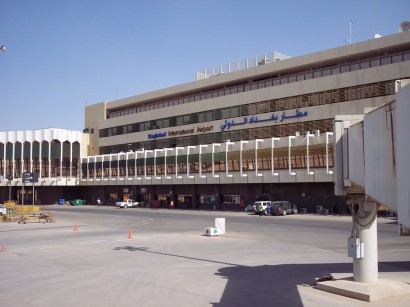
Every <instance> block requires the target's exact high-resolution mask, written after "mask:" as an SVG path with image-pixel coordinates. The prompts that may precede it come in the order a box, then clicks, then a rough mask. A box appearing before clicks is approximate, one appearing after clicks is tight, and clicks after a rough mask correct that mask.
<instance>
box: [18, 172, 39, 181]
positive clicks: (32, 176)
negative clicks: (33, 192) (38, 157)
mask: <svg viewBox="0 0 410 307" xmlns="http://www.w3.org/2000/svg"><path fill="white" fill-rule="evenodd" d="M21 180H22V182H23V183H34V182H38V174H37V173H29V172H24V173H23V175H22V176H21Z"/></svg>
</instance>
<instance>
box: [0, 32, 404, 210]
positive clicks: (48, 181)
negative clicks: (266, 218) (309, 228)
mask: <svg viewBox="0 0 410 307" xmlns="http://www.w3.org/2000/svg"><path fill="white" fill-rule="evenodd" d="M407 78H410V33H409V32H402V33H398V34H394V35H389V36H384V37H380V38H377V39H371V40H367V41H364V42H360V43H356V44H351V45H345V46H341V47H338V48H334V49H330V50H324V51H320V52H317V53H313V54H308V55H303V56H298V57H294V58H290V57H287V56H284V55H282V54H280V53H277V52H273V53H272V54H266V55H263V56H260V57H256V58H253V59H247V60H244V61H241V62H235V63H228V64H226V65H222V66H219V67H217V68H212V69H207V70H205V71H202V72H198V73H197V74H196V80H195V81H193V82H190V83H185V84H180V85H177V86H173V87H170V88H165V89H161V90H157V91H153V92H149V93H145V94H141V95H137V96H132V97H128V98H125V99H120V100H115V101H111V102H102V103H97V104H93V105H89V106H87V107H86V108H85V129H84V131H83V132H70V131H65V132H64V131H62V130H60V129H54V130H53V129H51V131H48V130H47V131H45V130H40V131H41V132H37V133H35V132H30V131H27V132H0V176H1V178H2V181H1V183H0V187H1V190H0V191H1V192H0V201H3V200H5V199H8V197H9V195H10V194H11V197H12V198H14V199H19V200H21V198H22V195H26V194H27V193H29V191H34V192H32V198H31V199H32V200H33V201H37V200H41V201H43V202H55V201H56V200H57V199H58V198H66V199H67V198H84V199H86V200H87V202H89V203H95V202H96V199H97V198H100V199H103V200H104V201H105V203H106V204H111V203H113V202H115V201H117V200H120V199H127V198H133V199H136V200H139V201H142V202H144V204H146V205H149V206H152V207H167V205H168V203H169V202H170V201H171V200H172V201H174V203H175V204H176V207H177V208H191V209H222V210H243V208H244V207H245V206H246V205H247V204H248V203H252V202H254V201H255V200H257V199H270V200H289V201H291V202H293V203H295V204H297V205H298V207H299V208H306V209H307V210H308V211H314V210H316V207H317V206H318V205H321V206H323V207H324V208H326V209H327V210H330V211H332V210H333V211H341V210H345V206H344V200H343V199H342V198H340V197H339V198H338V197H335V196H334V178H333V176H334V174H333V166H334V165H333V148H334V140H333V121H334V118H335V116H336V115H351V114H365V113H366V112H369V111H371V110H373V109H375V108H378V107H381V106H383V105H386V104H388V103H390V102H391V101H393V100H394V99H395V92H396V81H397V80H401V79H407ZM53 131H54V132H53ZM55 131H60V133H57V132H55ZM24 171H26V172H31V173H36V174H38V177H39V180H38V182H37V183H33V184H32V185H33V187H31V185H30V184H27V185H28V187H27V186H25V184H23V183H22V180H21V178H22V174H23V172H24ZM24 188H25V189H24ZM31 188H32V190H31ZM33 196H34V197H33ZM27 197H29V195H27ZM26 199H27V198H26Z"/></svg>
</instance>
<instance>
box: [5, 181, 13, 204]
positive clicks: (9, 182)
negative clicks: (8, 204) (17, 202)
mask: <svg viewBox="0 0 410 307" xmlns="http://www.w3.org/2000/svg"><path fill="white" fill-rule="evenodd" d="M6 179H7V180H8V181H9V201H11V181H12V180H13V177H12V176H11V175H9V176H7V178H6Z"/></svg>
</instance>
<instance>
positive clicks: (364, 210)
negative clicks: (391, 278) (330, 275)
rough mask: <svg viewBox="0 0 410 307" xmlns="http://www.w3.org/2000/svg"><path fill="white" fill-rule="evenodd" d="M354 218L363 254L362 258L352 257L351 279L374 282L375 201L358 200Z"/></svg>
mask: <svg viewBox="0 0 410 307" xmlns="http://www.w3.org/2000/svg"><path fill="white" fill-rule="evenodd" d="M354 218H355V226H354V227H355V230H356V236H357V237H358V238H360V243H363V247H364V255H363V257H362V258H353V279H354V280H355V281H357V282H366V283H371V282H376V281H377V280H378V273H379V270H378V255H377V204H376V202H370V201H366V200H363V201H361V202H359V204H358V210H357V212H356V213H355V214H354Z"/></svg>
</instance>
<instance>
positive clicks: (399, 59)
mask: <svg viewBox="0 0 410 307" xmlns="http://www.w3.org/2000/svg"><path fill="white" fill-rule="evenodd" d="M402 61H403V57H402V55H401V54H399V55H395V56H393V57H392V62H393V63H399V62H402Z"/></svg>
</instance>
